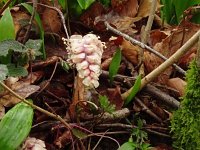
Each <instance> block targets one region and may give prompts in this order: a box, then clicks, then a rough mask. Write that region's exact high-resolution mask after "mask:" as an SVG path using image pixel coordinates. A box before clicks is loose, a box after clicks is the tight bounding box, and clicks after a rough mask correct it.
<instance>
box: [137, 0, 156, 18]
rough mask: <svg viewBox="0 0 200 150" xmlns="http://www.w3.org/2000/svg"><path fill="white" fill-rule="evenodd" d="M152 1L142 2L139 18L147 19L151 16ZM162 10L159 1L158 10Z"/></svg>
mask: <svg viewBox="0 0 200 150" xmlns="http://www.w3.org/2000/svg"><path fill="white" fill-rule="evenodd" d="M151 4H152V0H140V4H139V9H138V14H137V17H142V18H144V17H147V16H149V13H150V9H151ZM158 8H160V2H159V0H158V1H157V9H158Z"/></svg>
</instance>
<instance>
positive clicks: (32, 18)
mask: <svg viewBox="0 0 200 150" xmlns="http://www.w3.org/2000/svg"><path fill="white" fill-rule="evenodd" d="M36 9H37V0H33V11H32V14H31V18H30V21H29V23H28V24H29V25H28V27H27V30H26V33H25V35H24V39H23V42H22V43H23V44H25V43H26V41H27V40H28V37H29V33H30V30H31V27H32V23H33V20H34V17H35V11H36Z"/></svg>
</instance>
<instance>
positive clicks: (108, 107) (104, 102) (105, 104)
mask: <svg viewBox="0 0 200 150" xmlns="http://www.w3.org/2000/svg"><path fill="white" fill-rule="evenodd" d="M99 103H100V108H101V109H102V110H103V111H104V112H108V113H113V112H114V111H115V105H113V104H110V102H109V100H108V98H107V97H106V96H102V95H100V96H99Z"/></svg>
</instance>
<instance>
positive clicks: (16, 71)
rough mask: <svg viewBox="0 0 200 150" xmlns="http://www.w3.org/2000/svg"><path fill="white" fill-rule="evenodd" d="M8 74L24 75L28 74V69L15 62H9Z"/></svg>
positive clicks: (14, 75)
mask: <svg viewBox="0 0 200 150" xmlns="http://www.w3.org/2000/svg"><path fill="white" fill-rule="evenodd" d="M7 68H8V76H10V77H20V76H21V77H24V76H27V75H28V71H27V70H26V69H25V68H24V67H21V66H17V67H16V66H15V65H14V64H8V65H7Z"/></svg>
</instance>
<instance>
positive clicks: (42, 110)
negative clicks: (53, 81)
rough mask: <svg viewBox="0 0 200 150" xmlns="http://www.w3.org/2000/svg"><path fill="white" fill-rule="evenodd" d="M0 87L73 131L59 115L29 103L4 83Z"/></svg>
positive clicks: (0, 83)
mask: <svg viewBox="0 0 200 150" xmlns="http://www.w3.org/2000/svg"><path fill="white" fill-rule="evenodd" d="M0 85H1V86H2V87H4V88H5V89H6V90H8V91H9V92H10V93H11V94H12V95H14V96H15V97H17V98H18V99H20V100H21V101H22V102H24V103H26V104H28V105H29V106H31V107H32V108H34V109H36V110H38V111H40V112H42V113H44V114H46V115H47V116H49V117H52V118H54V119H56V120H58V121H60V122H61V123H63V124H64V125H65V127H67V128H68V129H69V130H71V126H70V125H69V124H68V123H67V122H66V121H65V120H63V119H62V118H61V117H60V116H59V115H55V114H53V113H51V112H49V111H47V110H45V109H43V108H41V107H38V106H36V105H34V104H32V103H31V102H29V101H27V100H26V99H25V98H23V97H21V96H20V95H19V94H17V93H15V92H14V91H13V90H11V89H10V88H9V87H8V86H7V85H5V84H4V83H3V82H0Z"/></svg>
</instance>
